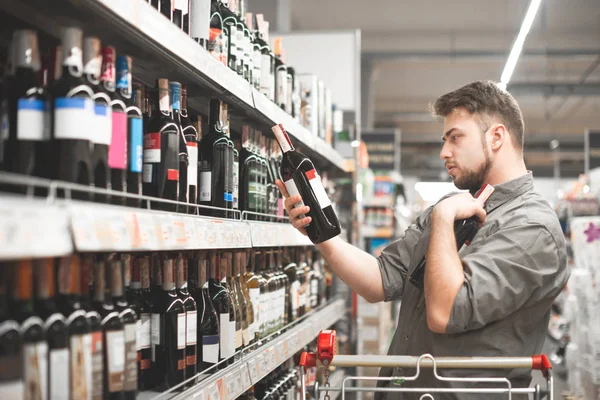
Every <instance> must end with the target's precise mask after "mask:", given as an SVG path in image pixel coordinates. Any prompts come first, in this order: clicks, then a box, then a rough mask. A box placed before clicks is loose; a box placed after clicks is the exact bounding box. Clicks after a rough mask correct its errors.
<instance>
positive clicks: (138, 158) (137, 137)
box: [129, 117, 144, 173]
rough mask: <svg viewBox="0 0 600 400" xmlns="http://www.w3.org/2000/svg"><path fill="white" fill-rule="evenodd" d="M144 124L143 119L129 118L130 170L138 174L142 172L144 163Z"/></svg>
mask: <svg viewBox="0 0 600 400" xmlns="http://www.w3.org/2000/svg"><path fill="white" fill-rule="evenodd" d="M143 124H144V121H143V119H142V118H138V117H130V118H129V132H130V135H129V139H130V140H129V153H130V154H131V159H130V160H129V170H130V171H131V172H136V173H140V172H142V165H143V162H144V144H143V142H144V126H143Z"/></svg>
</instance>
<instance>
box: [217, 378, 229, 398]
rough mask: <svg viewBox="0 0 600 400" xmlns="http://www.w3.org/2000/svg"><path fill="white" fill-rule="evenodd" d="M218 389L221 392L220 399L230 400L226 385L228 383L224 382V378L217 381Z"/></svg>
mask: <svg viewBox="0 0 600 400" xmlns="http://www.w3.org/2000/svg"><path fill="white" fill-rule="evenodd" d="M217 388H218V390H219V398H220V399H221V400H228V399H229V396H228V393H227V385H226V382H225V381H224V380H223V378H221V379H219V380H218V381H217Z"/></svg>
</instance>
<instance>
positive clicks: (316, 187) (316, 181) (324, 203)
mask: <svg viewBox="0 0 600 400" xmlns="http://www.w3.org/2000/svg"><path fill="white" fill-rule="evenodd" d="M306 177H307V178H308V182H309V183H310V187H312V190H313V192H314V193H315V197H316V198H317V201H318V202H319V205H320V206H321V209H324V208H326V207H329V206H330V205H331V201H329V197H328V196H327V192H325V188H324V187H323V183H321V177H320V176H319V174H318V173H317V170H315V169H311V170H310V171H308V172H306ZM286 187H287V186H286Z"/></svg>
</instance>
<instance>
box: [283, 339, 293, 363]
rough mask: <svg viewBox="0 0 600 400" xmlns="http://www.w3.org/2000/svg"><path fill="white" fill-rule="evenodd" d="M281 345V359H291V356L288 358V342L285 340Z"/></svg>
mask: <svg viewBox="0 0 600 400" xmlns="http://www.w3.org/2000/svg"><path fill="white" fill-rule="evenodd" d="M282 345H283V346H282V347H283V358H284V359H286V360H287V359H288V358H290V357H291V356H290V346H289V344H288V340H287V339H285V340H284V341H283V343H282Z"/></svg>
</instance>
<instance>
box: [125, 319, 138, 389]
mask: <svg viewBox="0 0 600 400" xmlns="http://www.w3.org/2000/svg"><path fill="white" fill-rule="evenodd" d="M135 337H136V324H126V325H125V384H124V388H125V391H126V392H131V391H134V390H136V389H137V349H136V343H135Z"/></svg>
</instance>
